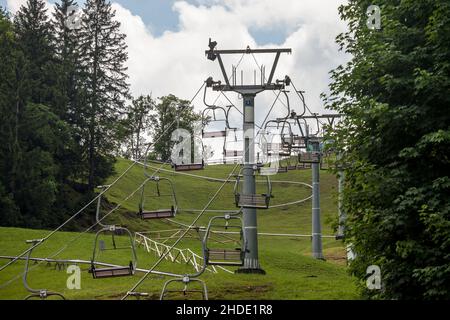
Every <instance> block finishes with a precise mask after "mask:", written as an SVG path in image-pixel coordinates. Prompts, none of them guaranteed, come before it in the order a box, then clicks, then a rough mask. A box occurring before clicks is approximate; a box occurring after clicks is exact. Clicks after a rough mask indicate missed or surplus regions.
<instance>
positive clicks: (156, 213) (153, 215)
mask: <svg viewBox="0 0 450 320" xmlns="http://www.w3.org/2000/svg"><path fill="white" fill-rule="evenodd" d="M150 181H153V182H156V191H157V196H156V197H164V196H169V197H171V198H172V205H171V206H170V208H165V209H158V210H149V209H146V208H145V199H146V198H147V197H146V196H145V186H146V184H147V183H148V182H150ZM161 181H167V182H168V184H169V186H170V190H171V192H170V194H161V192H160V185H159V183H160V182H161ZM177 211H178V204H177V198H176V195H175V188H174V186H173V183H172V180H170V179H168V178H164V177H159V176H151V177H149V180H148V181H147V182H146V183H145V184H144V185H143V186H142V190H141V199H140V202H139V212H138V215H139V216H140V217H141V219H143V220H147V219H166V218H173V217H175V216H176V214H177Z"/></svg>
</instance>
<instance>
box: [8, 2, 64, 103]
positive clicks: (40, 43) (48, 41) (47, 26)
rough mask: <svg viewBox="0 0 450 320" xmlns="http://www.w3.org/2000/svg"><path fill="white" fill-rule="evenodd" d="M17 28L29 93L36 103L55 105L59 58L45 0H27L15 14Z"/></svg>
mask: <svg viewBox="0 0 450 320" xmlns="http://www.w3.org/2000/svg"><path fill="white" fill-rule="evenodd" d="M14 25H15V32H16V34H17V40H18V43H19V46H20V49H21V51H22V52H23V54H24V56H25V59H26V60H27V71H26V72H27V78H28V80H29V90H30V91H29V96H28V97H27V99H28V100H29V101H31V102H33V103H42V104H46V105H49V106H51V107H52V108H56V96H57V92H56V79H57V77H56V72H57V70H56V61H55V48H54V37H53V33H54V30H53V26H52V24H51V22H50V19H49V17H48V15H47V10H46V8H45V1H44V0H28V1H27V3H26V5H24V6H22V7H21V8H20V10H19V11H18V12H17V14H16V15H15V18H14Z"/></svg>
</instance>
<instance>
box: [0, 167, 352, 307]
mask: <svg viewBox="0 0 450 320" xmlns="http://www.w3.org/2000/svg"><path fill="white" fill-rule="evenodd" d="M129 164H130V162H128V161H125V160H120V161H118V163H117V165H116V167H117V172H118V173H120V172H123V171H124V170H125V169H126V168H127V167H128V166H129ZM165 168H166V169H169V168H168V167H165ZM232 169H233V166H232V165H226V166H209V167H208V168H206V169H205V170H202V171H192V172H189V173H191V174H195V175H204V176H208V177H215V178H225V177H226V176H227V175H228V174H229V173H230V172H231V171H232ZM160 175H161V176H164V177H169V178H171V179H172V181H173V183H174V186H175V189H176V195H177V198H178V203H179V207H180V208H181V209H182V210H181V211H180V212H179V214H178V215H177V217H176V219H175V221H179V222H182V223H186V224H190V223H191V222H192V221H193V220H194V218H195V217H196V216H197V214H198V212H187V211H185V209H202V208H203V207H204V205H205V204H206V203H207V202H208V200H209V199H210V198H211V197H212V196H213V194H214V193H215V192H216V190H217V189H218V188H219V186H220V185H221V183H220V182H215V181H209V180H204V179H198V178H195V177H190V176H185V175H177V174H175V173H173V172H164V173H161V174H160ZM310 177H311V172H310V171H309V170H305V171H300V170H298V171H290V172H289V173H284V174H279V175H277V176H275V177H274V178H273V180H277V181H302V182H309V181H310V179H311V178H310ZM112 180H113V178H112V179H111V181H112ZM143 180H144V175H143V170H142V167H140V166H136V167H134V168H133V169H132V170H131V171H130V172H129V173H128V174H127V175H126V176H125V177H124V178H123V179H122V180H121V181H119V182H118V183H117V184H116V185H115V186H114V187H113V188H111V189H110V190H109V191H108V193H107V197H108V200H109V201H110V202H112V203H120V202H122V200H123V199H124V198H125V197H126V196H127V195H128V194H129V193H130V192H132V191H133V190H135V189H136V188H137V187H138V186H139V184H140V183H141V182H142V181H143ZM154 187H155V185H154V183H151V182H150V183H148V184H147V185H146V191H148V193H147V194H150V193H152V192H154V190H155V188H154ZM258 188H259V189H261V191H263V189H264V185H263V184H259V185H258ZM232 189H233V183H228V184H226V186H225V187H224V189H223V190H222V192H221V193H220V194H219V195H218V197H217V199H216V200H215V201H214V202H213V204H212V205H211V207H210V209H235V207H234V203H233V193H232ZM335 190H336V181H335V178H334V176H333V175H331V174H329V173H326V172H321V205H322V224H323V234H329V235H331V234H333V231H332V229H331V227H330V224H331V222H332V221H333V219H334V218H335V215H336V195H335ZM160 191H161V193H167V192H168V189H167V188H166V187H165V186H164V185H161V190H160ZM273 193H274V199H273V202H272V204H281V203H286V202H291V201H295V200H297V199H302V198H306V197H308V196H309V195H310V193H311V191H310V189H309V188H307V187H304V186H299V185H292V184H288V183H283V182H274V184H273ZM149 200H153V201H150V202H147V203H146V204H147V205H148V206H153V205H155V208H156V207H158V206H163V207H167V206H168V205H170V202H169V201H168V199H164V200H162V199H161V201H159V199H156V198H154V199H150V198H149V199H148V200H147V201H149ZM138 201H139V193H138V194H137V195H136V196H135V197H132V198H130V199H129V200H127V201H125V202H124V204H123V209H120V210H118V211H116V212H114V213H113V214H111V216H110V217H108V218H107V219H108V221H109V222H114V223H120V224H122V225H126V226H128V227H129V228H130V229H131V230H132V231H158V230H159V231H161V230H166V229H175V228H178V227H177V226H176V225H174V224H168V223H167V222H160V221H158V222H154V221H152V222H143V221H141V220H139V219H137V218H136V216H135V212H136V210H137V204H138ZM310 208H311V202H310V201H309V200H308V201H306V202H305V203H303V204H299V205H292V206H289V207H282V208H277V209H270V210H264V211H263V210H260V211H259V213H258V225H259V231H260V232H271V233H300V234H309V233H310V232H311V209H310ZM103 211H104V212H105V213H106V212H108V211H107V209H106V208H104V210H103ZM214 215H217V214H214V213H205V214H204V216H202V217H201V218H200V219H199V221H198V224H197V225H200V226H205V225H206V224H207V222H208V220H209V218H210V217H211V216H214ZM47 233H48V231H40V230H26V229H17V228H0V255H15V254H17V253H19V252H21V251H22V250H24V249H25V248H26V247H27V245H26V244H25V243H24V240H25V239H31V238H40V237H43V236H44V235H45V234H47ZM103 239H104V240H105V243H106V246H107V247H108V246H109V245H110V238H109V237H106V238H103ZM93 241H94V235H93V234H92V233H85V234H82V235H80V234H79V233H70V232H59V233H57V234H56V235H55V236H54V237H52V238H50V239H49V240H48V241H47V242H46V243H44V244H43V245H42V246H40V247H39V248H38V249H36V250H35V252H33V256H35V257H47V256H49V255H52V254H54V253H55V252H56V251H58V250H59V249H61V248H64V247H65V246H66V245H67V248H66V249H65V250H64V251H62V252H61V253H60V254H59V255H58V256H57V257H56V258H58V259H64V258H65V259H85V260H90V258H91V255H92V247H93ZM125 241H126V239H125V238H124V237H119V239H118V242H123V243H124V244H125ZM170 241H172V242H173V240H170ZM170 241H168V242H167V243H168V244H170V243H171V242H170ZM310 246H311V243H310V239H309V238H294V237H292V238H289V237H269V236H260V239H259V248H260V261H261V265H262V267H263V268H264V269H265V270H266V272H267V275H265V276H259V275H242V274H240V275H235V274H228V273H224V272H219V273H218V274H212V273H209V272H207V273H205V274H204V275H202V277H201V278H202V279H203V280H204V281H206V283H207V285H208V290H209V295H210V298H211V299H355V298H358V294H357V292H356V287H355V285H354V280H353V279H352V278H351V277H350V276H348V274H347V272H346V267H345V260H344V259H343V258H344V255H345V250H344V248H343V246H342V243H341V242H338V241H335V240H333V239H324V254H325V257H326V259H327V261H317V260H314V259H312V258H311V257H310V250H311V248H310ZM179 247H189V248H191V249H192V250H194V251H196V252H198V253H199V252H200V242H199V241H198V240H196V239H192V238H188V239H185V240H183V241H182V242H181V243H180V244H179ZM138 259H139V261H138V267H140V268H149V267H150V266H151V265H152V264H153V263H154V262H155V261H156V260H157V258H156V257H155V255H153V254H149V253H147V252H145V251H144V250H143V248H138ZM99 260H101V261H104V262H110V263H117V264H127V262H128V261H129V252H128V251H126V250H123V251H119V252H113V251H106V252H104V253H102V255H101V256H100V258H99ZM5 262H6V260H3V261H1V262H0V263H1V264H3V263H5ZM23 265H24V264H23V262H18V263H16V264H14V265H13V266H11V267H9V268H7V269H5V270H4V271H1V272H0V299H21V298H23V297H24V296H25V295H26V291H25V289H24V288H23V285H22V284H21V279H15V280H13V281H11V282H10V283H9V284H7V285H6V286H5V285H2V284H5V282H7V281H9V280H10V279H13V278H14V277H15V276H17V275H18V274H20V273H21V272H22V271H23ZM80 266H81V268H82V271H83V272H82V283H81V286H82V288H81V290H69V289H67V288H66V280H67V277H68V274H67V273H66V272H65V270H62V271H57V270H55V265H54V264H52V265H47V264H46V263H42V264H35V265H34V264H31V267H32V268H33V270H32V271H31V272H30V275H29V282H30V283H31V285H32V286H33V287H45V288H48V289H51V290H57V291H60V292H63V293H64V294H65V295H66V296H67V298H69V299H117V298H119V297H121V296H122V295H123V294H124V293H125V292H126V291H127V290H129V289H130V288H131V286H132V285H133V284H134V283H136V281H137V280H138V279H139V278H140V277H141V276H142V274H141V273H137V274H136V275H134V276H133V277H125V278H116V279H103V280H101V279H92V276H91V275H90V274H89V273H88V272H87V269H88V265H80ZM230 269H231V270H232V269H233V268H230ZM156 270H160V271H167V272H173V273H186V272H192V271H193V268H192V267H191V266H190V265H188V266H185V265H181V264H174V263H170V262H166V261H165V262H163V263H161V265H159V266H158V267H157V268H156ZM167 279H168V278H167V277H162V276H159V275H151V276H149V278H148V279H147V280H146V281H145V282H144V283H143V284H142V286H141V287H140V288H139V290H140V291H145V292H149V293H150V298H153V299H155V298H158V296H159V294H160V291H161V289H162V285H163V283H164V281H165V280H167Z"/></svg>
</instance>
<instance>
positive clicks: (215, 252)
mask: <svg viewBox="0 0 450 320" xmlns="http://www.w3.org/2000/svg"><path fill="white" fill-rule="evenodd" d="M206 259H207V264H208V265H226V266H242V265H243V264H244V255H243V252H242V250H241V249H240V248H237V249H207V250H206Z"/></svg>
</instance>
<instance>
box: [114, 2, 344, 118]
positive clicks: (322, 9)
mask: <svg viewBox="0 0 450 320" xmlns="http://www.w3.org/2000/svg"><path fill="white" fill-rule="evenodd" d="M342 2H343V0H326V1H320V3H319V2H318V1H314V0H302V1H289V0H280V1H272V0H247V1H245V0H209V1H208V0H201V1H198V4H197V5H194V4H189V3H187V2H185V1H178V2H176V3H175V4H174V6H173V9H174V10H175V12H176V13H177V14H178V16H179V21H180V22H179V30H178V31H176V32H165V33H164V34H163V35H161V36H160V37H155V36H153V35H152V34H151V32H150V30H149V29H148V28H147V27H146V26H145V24H144V23H143V21H142V19H141V18H140V17H139V16H137V15H133V14H132V13H131V12H130V11H129V10H128V9H126V8H124V7H123V6H121V5H119V4H117V3H114V5H113V6H114V9H115V10H116V11H117V18H118V20H119V21H121V22H122V30H123V32H125V33H126V34H127V35H128V38H127V43H128V46H129V61H128V66H129V74H130V83H131V90H132V93H133V94H134V95H139V94H145V93H150V92H153V96H162V95H166V94H168V93H173V94H175V95H177V96H180V97H183V98H186V99H190V98H191V97H192V96H193V94H194V93H195V91H196V90H197V88H198V87H199V86H200V85H201V83H202V81H204V80H205V79H206V78H207V77H208V76H210V75H212V76H213V77H214V79H221V78H222V77H221V74H220V69H219V65H218V63H217V61H215V62H211V61H209V60H207V59H206V58H205V56H204V50H205V49H207V41H208V38H210V37H211V38H212V39H213V40H215V41H217V42H218V48H221V49H225V48H226V49H231V48H245V47H246V46H247V45H250V46H251V47H252V48H258V47H274V46H273V45H272V46H271V45H265V46H257V44H256V42H255V40H254V39H253V38H252V36H251V34H250V32H249V29H250V28H268V29H270V28H274V26H276V27H279V26H283V27H284V28H287V29H286V30H290V33H289V35H288V37H287V38H286V41H285V42H284V43H283V44H282V45H280V47H290V48H292V50H293V53H292V55H284V56H282V57H281V59H280V62H279V65H278V69H277V73H276V77H277V78H278V79H280V78H283V77H284V75H286V74H287V75H289V76H290V77H291V78H292V79H293V81H294V84H296V87H297V88H298V89H301V90H305V91H306V94H305V96H306V98H307V102H308V105H309V106H310V108H311V109H312V111H314V112H323V111H324V109H323V107H322V102H321V100H320V97H319V95H320V93H321V92H324V91H326V90H327V88H328V83H329V75H328V72H329V71H330V70H331V69H333V68H334V67H336V66H337V65H339V64H340V63H342V62H343V61H345V59H346V57H345V56H344V55H343V54H341V53H338V51H337V46H336V45H335V43H334V38H335V36H336V35H337V34H338V33H339V32H342V31H343V30H344V24H343V23H342V22H341V21H340V20H339V17H338V11H337V8H338V6H339V4H340V3H342ZM234 59H235V60H232V59H227V60H225V61H224V63H225V65H226V68H227V72H228V73H229V75H230V73H231V64H236V60H238V59H239V56H236V57H234ZM257 59H258V60H259V62H260V63H263V64H264V65H266V76H268V74H269V67H270V66H271V64H272V61H273V56H267V57H263V56H258V57H257ZM241 67H242V68H244V69H247V71H248V72H246V73H245V76H244V81H248V80H251V81H253V69H256V66H255V64H254V62H253V59H252V57H251V56H246V57H245V59H244V61H243V63H242V64H241ZM258 79H259V76H258ZM229 96H230V97H232V101H233V102H234V103H236V104H237V105H238V106H240V104H241V101H240V100H238V99H237V97H236V95H235V94H232V93H230V94H229ZM214 98H215V95H214V94H213V93H210V95H209V99H212V100H213V99H214ZM273 98H274V95H273V93H271V92H265V93H262V94H260V95H259V96H258V98H257V103H258V116H257V118H258V119H259V120H260V121H261V120H262V119H263V118H264V115H265V113H266V112H267V110H268V109H269V107H270V104H271V102H272V100H273ZM221 100H222V101H223V102H224V103H226V101H225V100H224V99H221ZM219 101H220V100H219ZM298 102H299V101H298V100H296V99H295V97H294V96H292V101H291V104H292V105H295V104H296V105H297V108H298ZM196 106H197V108H199V109H201V108H203V105H202V103H201V99H198V100H197V101H196ZM284 110H285V109H284V107H282V106H280V107H279V108H275V114H277V115H278V116H280V115H281V114H283V113H284ZM234 116H235V118H237V116H238V114H236V115H234Z"/></svg>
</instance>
